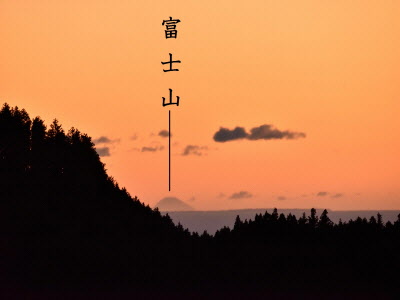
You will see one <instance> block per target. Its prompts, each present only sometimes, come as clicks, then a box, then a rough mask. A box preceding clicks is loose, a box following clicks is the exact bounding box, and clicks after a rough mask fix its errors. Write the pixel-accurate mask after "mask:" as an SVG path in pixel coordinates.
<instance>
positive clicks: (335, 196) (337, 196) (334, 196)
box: [331, 193, 344, 198]
mask: <svg viewBox="0 0 400 300" xmlns="http://www.w3.org/2000/svg"><path fill="white" fill-rule="evenodd" d="M343 196H344V195H343V194H342V193H337V194H334V195H332V196H331V197H332V198H340V197H343Z"/></svg>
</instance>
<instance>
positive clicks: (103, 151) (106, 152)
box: [96, 147, 110, 157]
mask: <svg viewBox="0 0 400 300" xmlns="http://www.w3.org/2000/svg"><path fill="white" fill-rule="evenodd" d="M96 151H97V153H98V154H99V156H101V157H104V156H110V148H109V147H101V148H96Z"/></svg>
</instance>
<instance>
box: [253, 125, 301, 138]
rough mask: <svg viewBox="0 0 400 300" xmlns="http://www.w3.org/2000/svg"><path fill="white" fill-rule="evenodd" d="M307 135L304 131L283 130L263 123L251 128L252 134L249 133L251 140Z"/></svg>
mask: <svg viewBox="0 0 400 300" xmlns="http://www.w3.org/2000/svg"><path fill="white" fill-rule="evenodd" d="M304 137H306V135H305V133H303V132H293V131H289V130H285V131H281V130H278V129H276V128H273V127H272V125H268V124H265V125H261V126H259V127H254V128H252V129H250V134H249V135H248V137H247V138H248V139H249V140H261V139H263V140H271V139H288V140H293V139H298V138H304Z"/></svg>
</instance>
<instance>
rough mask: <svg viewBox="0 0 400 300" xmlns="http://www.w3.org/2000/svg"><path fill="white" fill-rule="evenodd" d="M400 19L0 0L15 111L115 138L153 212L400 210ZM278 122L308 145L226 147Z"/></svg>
mask: <svg viewBox="0 0 400 300" xmlns="http://www.w3.org/2000/svg"><path fill="white" fill-rule="evenodd" d="M169 16H172V17H173V18H179V19H180V20H181V23H179V24H178V31H179V33H178V39H176V40H174V39H165V38H164V27H163V26H161V23H162V21H163V20H164V19H167V18H168V17H169ZM399 16H400V1H389V0H385V1H383V0H376V1H372V0H371V1H364V0H363V1H362V0H359V1H348V0H336V1H328V0H326V1H324V0H303V1H297V0H276V1H267V0H251V1H236V0H230V1H226V0H218V1H215V0H213V1H211V0H203V1H194V0H179V1H174V0H171V1H161V0H157V1H150V0H142V1H132V0H129V1H128V0H125V1H122V0H121V1H115V0H114V1H111V0H109V1H105V0H91V1H89V0H79V1H78V0H76V1H50V0H48V1H44V0H31V1H28V0H0V102H1V103H4V102H8V103H9V104H10V105H12V106H15V105H17V106H19V107H20V108H25V109H26V110H27V111H28V113H29V114H30V116H31V117H35V116H37V115H39V116H41V117H42V118H43V119H44V120H45V121H46V124H48V125H49V124H50V123H51V121H52V120H53V119H54V118H57V119H58V120H59V121H60V122H61V124H63V127H64V129H66V130H68V129H69V128H70V127H71V126H74V127H77V128H78V129H79V130H81V131H82V132H86V133H88V134H89V135H90V136H92V137H93V139H98V138H100V137H102V136H104V137H107V138H108V141H106V143H103V144H101V143H97V147H98V148H104V147H108V148H109V154H110V155H109V156H103V157H102V161H103V162H105V163H106V168H107V170H108V173H109V175H111V176H113V177H114V178H115V179H116V180H117V181H118V182H119V183H120V185H121V186H125V187H126V188H127V189H128V191H129V192H130V193H131V194H132V196H134V195H137V196H138V197H139V198H140V199H141V200H142V201H144V202H145V203H148V204H150V205H151V206H154V205H155V204H156V203H157V201H158V200H160V199H161V198H163V197H167V196H171V197H172V196H173V197H178V198H179V199H181V200H183V201H185V202H187V203H188V204H190V205H191V206H193V207H194V208H196V209H199V210H210V209H235V208H256V207H278V208H309V207H311V206H314V207H318V208H331V209H349V210H353V209H354V210H355V209H400V182H399V179H400V155H399V154H400V117H399V113H400V104H399V102H400V18H399ZM168 53H172V54H173V58H174V59H179V60H181V61H182V63H181V64H179V65H175V66H177V67H178V68H179V69H180V71H179V72H169V73H164V72H162V69H163V66H162V65H161V61H167V60H168ZM164 68H165V66H164ZM169 88H172V89H173V90H174V95H179V96H180V97H181V105H180V106H179V107H171V113H172V130H171V132H172V135H173V137H172V143H173V147H172V191H171V192H168V139H167V138H163V137H161V136H159V135H158V133H159V132H160V131H161V130H166V129H168V107H162V105H161V103H162V97H167V96H168V89H169ZM264 124H270V125H273V126H274V127H275V128H277V129H279V130H281V131H285V130H290V131H294V132H302V133H305V134H306V137H305V138H298V139H273V140H264V139H261V140H250V139H241V140H234V141H228V142H225V143H219V142H215V141H214V140H213V136H214V134H215V133H216V132H217V131H218V130H219V129H220V127H224V128H229V129H234V128H235V127H237V126H239V127H244V128H245V129H246V130H247V131H249V130H250V129H251V128H254V127H258V126H261V125H264ZM103 140H104V139H103ZM188 145H192V146H197V147H198V148H197V153H201V154H202V155H196V154H195V153H193V151H190V152H189V153H191V154H189V155H182V154H183V153H184V150H185V149H186V147H187V146H188ZM143 147H148V148H153V149H156V151H144V152H142V149H143ZM192 148H193V147H192ZM146 149H147V148H146ZM103 151H104V150H103Z"/></svg>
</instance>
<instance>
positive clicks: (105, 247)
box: [0, 104, 400, 299]
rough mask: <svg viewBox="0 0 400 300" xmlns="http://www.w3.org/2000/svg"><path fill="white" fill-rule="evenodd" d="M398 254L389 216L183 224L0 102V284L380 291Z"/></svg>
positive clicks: (77, 136) (163, 294) (163, 290)
mask: <svg viewBox="0 0 400 300" xmlns="http://www.w3.org/2000/svg"><path fill="white" fill-rule="evenodd" d="M399 253H400V215H399V216H398V218H397V220H396V221H395V222H390V221H389V222H386V223H384V222H383V218H382V215H381V214H379V213H378V214H377V215H376V217H375V216H372V217H371V218H369V220H368V219H367V218H361V217H358V218H356V219H355V220H349V221H348V222H342V221H339V222H338V223H337V224H335V223H333V222H332V221H331V219H330V218H329V212H328V211H327V210H324V211H322V212H321V213H318V214H317V211H316V210H315V209H311V211H310V214H309V215H308V216H306V214H305V213H304V214H303V215H302V216H300V217H299V216H295V215H292V214H291V213H289V214H287V215H285V214H279V213H278V211H277V209H274V210H273V211H272V212H267V211H265V212H264V213H262V214H256V215H255V217H254V218H252V219H251V220H246V219H245V220H242V219H241V218H240V217H239V216H237V217H236V220H235V222H234V225H233V227H232V228H229V227H223V228H221V229H220V230H218V231H217V232H216V233H215V235H214V236H212V235H210V234H208V233H207V232H203V233H201V235H200V234H198V233H190V232H189V231H188V230H187V229H184V228H183V226H182V225H181V224H178V225H177V226H175V225H174V224H173V222H172V220H171V218H170V217H169V216H168V214H167V215H165V216H162V215H161V214H160V212H159V211H158V209H154V210H152V209H151V208H150V207H149V206H146V205H144V204H143V203H141V202H140V201H139V199H138V198H137V197H131V196H130V195H129V193H128V192H127V191H126V190H125V189H124V188H120V187H119V186H118V184H117V183H116V182H115V180H114V179H113V178H112V177H110V176H108V175H107V172H106V170H105V168H104V164H103V163H102V162H101V161H100V157H99V155H98V154H97V152H96V149H95V147H94V144H93V142H92V140H91V138H90V137H89V136H88V135H86V134H83V133H81V132H79V130H77V129H75V128H71V129H70V130H69V131H68V132H65V131H64V129H63V128H62V126H61V125H60V124H59V122H58V121H57V120H54V121H53V122H52V123H51V124H50V126H49V128H47V127H46V125H45V124H44V122H43V120H41V119H40V118H39V117H36V118H34V119H30V117H29V115H28V113H27V112H26V111H25V110H23V109H22V110H21V109H19V108H17V107H15V108H11V107H9V106H8V105H7V104H5V105H4V106H3V107H2V109H1V111H0V291H1V292H3V291H8V292H9V294H10V295H13V296H15V295H16V294H18V293H22V292H24V291H27V292H28V293H29V292H32V291H35V292H38V291H45V290H46V289H48V290H50V291H51V292H53V293H54V291H66V290H74V291H79V290H82V289H91V290H95V291H96V292H99V291H103V292H99V293H101V295H104V294H103V293H105V292H107V293H108V292H110V291H113V290H115V289H118V291H121V290H124V291H125V290H126V291H129V293H131V294H132V295H144V296H146V297H148V298H153V299H156V298H157V299H158V298H167V297H168V296H167V295H169V296H171V297H172V296H173V297H174V298H176V297H177V295H181V296H183V297H184V298H188V297H189V296H190V295H191V294H193V293H202V294H205V295H206V296H208V298H212V295H213V294H212V293H213V292H215V291H217V292H218V293H224V294H225V296H228V297H229V298H232V297H239V296H241V295H242V297H243V298H249V297H253V298H254V297H256V296H257V297H260V296H262V297H264V298H265V297H269V296H271V295H276V294H277V293H284V297H281V298H289V297H296V298H297V296H298V295H300V294H302V295H307V296H308V297H307V298H317V299H320V298H323V297H325V296H326V295H328V294H329V295H331V296H332V293H336V294H333V296H335V295H336V296H337V297H336V298H343V297H341V296H342V295H343V294H345V295H348V296H350V298H352V299H354V298H361V297H363V298H370V297H371V296H375V298H378V299H382V298H385V297H388V296H389V295H390V294H391V293H394V292H398V291H397V290H398V287H400V277H399V276H398V275H397V272H398V269H399V267H400V255H399ZM154 293H155V294H154ZM207 293H211V294H207ZM250 293H251V294H250ZM250 295H251V296H250ZM285 295H286V296H288V297H286V296H285ZM6 298H9V297H6ZM6 298H5V299H6ZM19 298H22V296H21V297H19ZM53 298H55V297H53Z"/></svg>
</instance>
